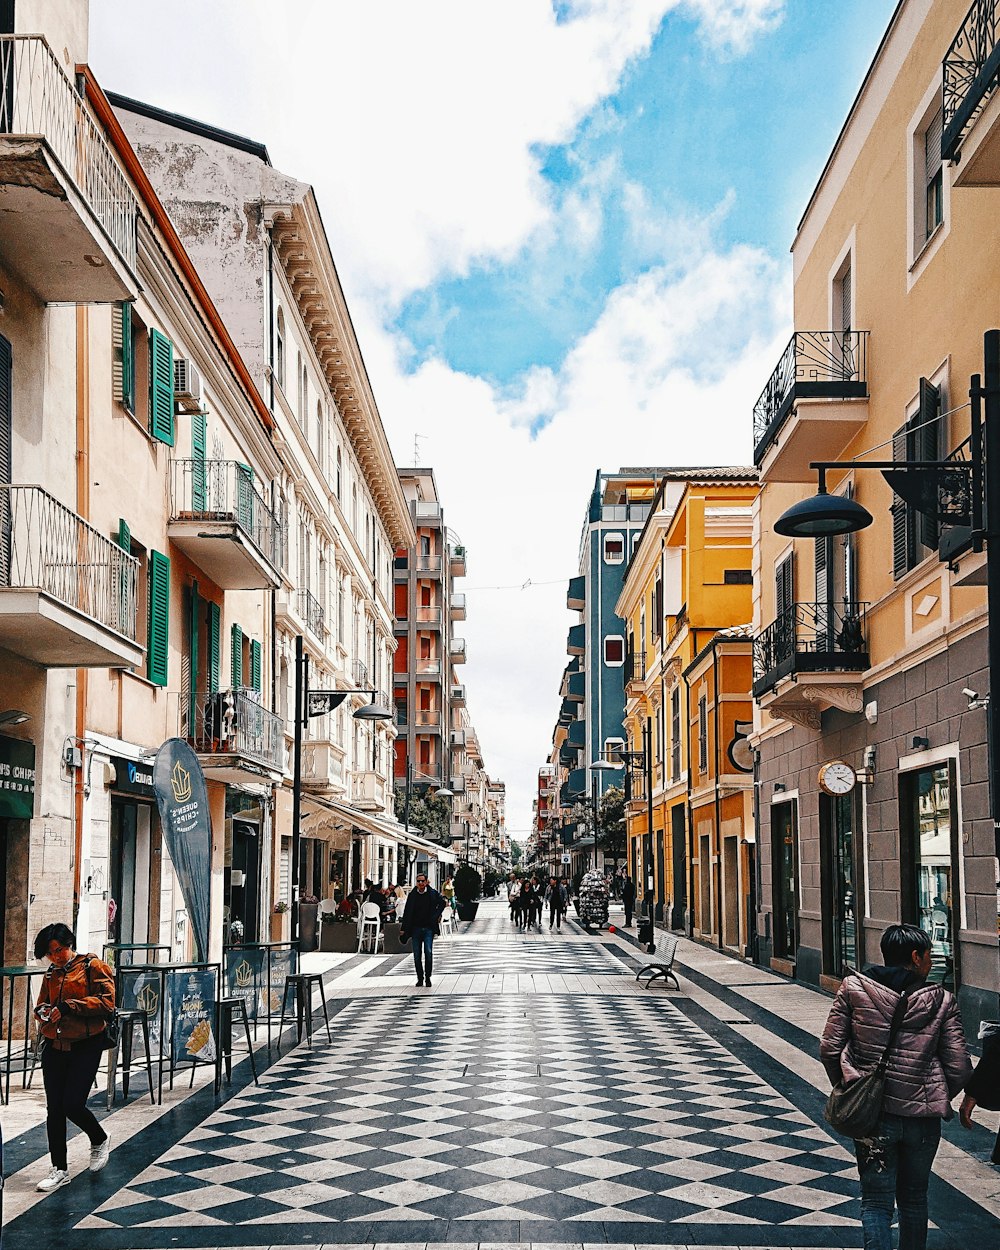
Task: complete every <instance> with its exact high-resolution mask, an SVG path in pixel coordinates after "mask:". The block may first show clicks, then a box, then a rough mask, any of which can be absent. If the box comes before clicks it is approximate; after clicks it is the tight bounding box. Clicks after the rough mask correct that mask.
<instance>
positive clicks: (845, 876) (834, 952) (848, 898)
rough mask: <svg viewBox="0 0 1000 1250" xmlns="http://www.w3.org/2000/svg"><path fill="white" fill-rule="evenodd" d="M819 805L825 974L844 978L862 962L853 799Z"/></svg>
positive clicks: (829, 800)
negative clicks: (824, 929)
mask: <svg viewBox="0 0 1000 1250" xmlns="http://www.w3.org/2000/svg"><path fill="white" fill-rule="evenodd" d="M820 802H821V805H822V807H821V820H822V831H823V838H824V843H825V849H824V860H825V862H824V864H823V911H824V914H825V916H826V917H828V922H827V925H826V926H825V928H826V933H825V938H826V946H827V951H826V955H827V958H826V961H825V962H826V971H827V973H828V974H829V975H831V976H835V977H842V976H844V975H845V974H846V973H847V972H849V971H852V970H855V969H857V967H858V963H859V960H860V951H859V946H858V938H859V926H858V888H857V880H856V877H857V874H856V871H855V858H854V850H855V842H854V824H855V804H854V796H853V795H851V794H842V795H838V796H837V797H836V798H833V797H831V796H829V795H822V796H821V797H820Z"/></svg>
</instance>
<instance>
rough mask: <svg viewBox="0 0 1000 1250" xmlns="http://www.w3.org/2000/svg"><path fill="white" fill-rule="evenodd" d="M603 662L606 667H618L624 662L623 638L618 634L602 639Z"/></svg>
mask: <svg viewBox="0 0 1000 1250" xmlns="http://www.w3.org/2000/svg"><path fill="white" fill-rule="evenodd" d="M604 663H605V665H606V666H607V667H608V668H620V667H621V666H622V665H623V664H624V663H625V639H624V638H623V637H622V636H621V635H620V634H609V635H608V637H607V638H605V639H604Z"/></svg>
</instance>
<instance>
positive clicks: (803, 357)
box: [753, 330, 868, 465]
mask: <svg viewBox="0 0 1000 1250" xmlns="http://www.w3.org/2000/svg"><path fill="white" fill-rule="evenodd" d="M867 394H868V331H867V330H797V331H796V332H795V333H794V334H793V335H792V337H791V339H790V340H789V342H788V346H787V347H786V348H785V350H784V351H783V352H782V353H781V359H780V360H779V361H778V364H777V367H776V368H775V370H774V372H773V373H772V374H771V377H770V379H769V380H768V383H767V386H765V387H764V389H763V391H762V392H761V395H760V398H759V399H758V400H757V403H756V404H755V405H754V410H753V442H754V453H753V454H754V463H755V464H758V465H759V464H760V462H761V460H762V459H763V457H764V453H765V452H766V451H767V449H768V447H770V445H771V444H772V443H773V442H774V437H775V435H776V434H777V433H778V431H779V430H780V429H781V427H782V426H783V425H784V423H785V421H786V420H787V418H788V414H789V413H790V412H791V410H792V407H793V405H794V404H795V401H796V400H798V399H863V398H864V397H865V396H866V395H867Z"/></svg>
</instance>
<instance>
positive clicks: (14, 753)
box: [0, 738, 35, 820]
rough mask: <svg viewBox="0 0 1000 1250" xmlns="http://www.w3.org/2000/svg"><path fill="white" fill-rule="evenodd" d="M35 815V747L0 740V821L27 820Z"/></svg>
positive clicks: (24, 743)
mask: <svg viewBox="0 0 1000 1250" xmlns="http://www.w3.org/2000/svg"><path fill="white" fill-rule="evenodd" d="M34 814H35V744H34V743H33V742H24V741H22V740H21V739H20V738H0V817H6V818H8V819H10V820H30V819H31V818H32V816H34Z"/></svg>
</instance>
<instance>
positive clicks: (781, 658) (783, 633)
mask: <svg viewBox="0 0 1000 1250" xmlns="http://www.w3.org/2000/svg"><path fill="white" fill-rule="evenodd" d="M867 613H868V604H867V603H846V602H845V603H844V605H843V606H842V607H837V606H836V605H835V604H832V603H793V604H792V605H791V606H790V607H789V608H788V609H787V611H785V612H782V613H781V615H780V616H779V617H778V618H777V619H776V620H774V621H772V622H771V624H770V625H768V627H767V629H765V630H764V632H763V633H761V634H758V635H757V637H756V638H755V639H754V640H753V695H754V698H755V699H756V698H759V697H760V696H761V695H762V694H767V692H768V691H769V690H773V689H774V687H775V686H776V685H777V684H778V682H779V681H780V680H781V679H782V678H783V677H788V676H791V675H792V674H793V673H834V672H855V673H858V672H864V670H865V669H867V668H868V667H869V664H870V660H869V657H868V628H867V626H868V622H867Z"/></svg>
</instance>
